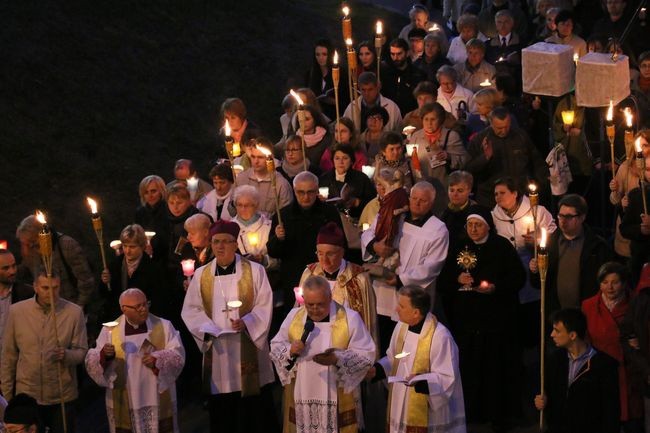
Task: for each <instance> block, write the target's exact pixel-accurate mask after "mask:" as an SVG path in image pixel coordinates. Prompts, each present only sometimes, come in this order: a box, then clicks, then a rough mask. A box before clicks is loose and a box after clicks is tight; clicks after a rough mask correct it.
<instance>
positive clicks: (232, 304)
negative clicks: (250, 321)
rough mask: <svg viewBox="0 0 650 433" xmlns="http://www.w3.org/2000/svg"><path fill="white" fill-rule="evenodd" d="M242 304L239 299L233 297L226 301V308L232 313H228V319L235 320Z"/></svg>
mask: <svg viewBox="0 0 650 433" xmlns="http://www.w3.org/2000/svg"><path fill="white" fill-rule="evenodd" d="M242 304H243V302H242V301H240V300H239V299H234V300H232V301H228V302H227V303H226V310H227V311H229V312H230V314H232V316H230V315H229V317H230V319H232V320H237V319H239V307H241V306H242Z"/></svg>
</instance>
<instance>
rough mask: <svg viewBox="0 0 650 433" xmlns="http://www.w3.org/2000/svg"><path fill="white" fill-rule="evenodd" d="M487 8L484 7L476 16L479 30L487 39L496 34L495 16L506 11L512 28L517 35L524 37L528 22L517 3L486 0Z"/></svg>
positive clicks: (504, 0)
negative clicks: (510, 18)
mask: <svg viewBox="0 0 650 433" xmlns="http://www.w3.org/2000/svg"><path fill="white" fill-rule="evenodd" d="M489 3H491V5H489V6H488V7H484V8H483V10H482V11H481V13H480V14H479V15H478V20H479V29H480V31H481V33H483V34H484V35H485V36H487V37H488V38H494V37H495V36H496V35H497V33H498V25H497V23H496V15H497V14H498V13H499V12H501V11H504V10H505V11H508V12H509V13H510V16H511V17H512V18H513V27H515V26H516V27H515V29H516V31H517V33H519V35H521V36H523V37H525V36H526V34H527V31H528V20H527V19H526V16H525V15H524V13H523V11H522V10H521V7H520V5H519V2H516V1H510V0H491V1H490V0H488V4H489Z"/></svg>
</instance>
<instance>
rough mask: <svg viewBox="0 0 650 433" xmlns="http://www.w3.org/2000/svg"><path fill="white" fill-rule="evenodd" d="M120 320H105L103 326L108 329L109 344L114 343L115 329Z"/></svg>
mask: <svg viewBox="0 0 650 433" xmlns="http://www.w3.org/2000/svg"><path fill="white" fill-rule="evenodd" d="M119 324H120V323H119V322H104V323H102V326H103V327H105V328H106V330H107V331H108V344H113V329H114V328H115V327H116V326H118V325H119Z"/></svg>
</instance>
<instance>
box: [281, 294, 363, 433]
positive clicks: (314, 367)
mask: <svg viewBox="0 0 650 433" xmlns="http://www.w3.org/2000/svg"><path fill="white" fill-rule="evenodd" d="M299 310H300V308H294V309H292V310H291V311H290V312H289V314H288V315H287V317H286V318H285V319H284V322H282V326H281V327H280V330H279V331H278V333H277V335H276V336H275V337H273V340H271V359H272V360H273V363H274V364H275V369H276V371H277V373H278V376H279V378H280V382H281V383H282V385H283V386H286V385H288V384H289V383H291V380H292V379H293V378H294V377H295V379H296V383H295V387H294V405H295V411H296V430H297V431H298V432H305V433H307V432H308V433H332V432H336V431H338V428H337V410H338V409H337V391H336V390H337V387H342V388H343V391H344V392H346V393H354V397H355V403H356V415H357V423H358V425H359V427H360V428H362V427H363V412H362V408H361V398H360V394H359V384H360V383H361V381H362V380H363V379H364V377H365V375H366V372H367V371H368V369H369V368H370V367H371V366H372V363H373V360H374V359H375V343H374V342H373V340H372V337H371V336H370V333H369V332H368V330H367V329H366V326H365V325H364V324H363V320H361V316H359V314H358V313H357V312H356V311H354V310H351V309H349V308H345V312H346V315H347V322H348V330H349V333H350V342H349V344H348V347H347V349H345V350H336V355H337V357H338V362H337V364H336V365H335V366H334V365H332V366H326V365H320V364H318V363H317V362H314V360H313V357H314V355H317V354H319V353H322V352H324V351H325V350H327V349H329V348H331V347H332V344H331V336H332V332H331V327H332V324H333V323H334V321H335V319H336V304H335V303H334V302H332V303H331V304H330V315H329V321H328V322H317V323H314V330H313V331H312V332H311V333H310V334H309V336H308V338H307V341H306V343H305V351H304V352H303V353H302V354H301V355H300V356H299V357H298V358H297V360H296V363H295V364H294V366H293V367H292V368H291V370H287V368H286V367H287V365H288V363H289V359H290V353H289V351H290V348H291V342H290V341H289V327H290V326H291V323H292V322H293V319H294V317H295V316H296V313H297V312H298V311H299ZM306 320H307V314H305V318H304V321H306ZM304 321H303V323H304Z"/></svg>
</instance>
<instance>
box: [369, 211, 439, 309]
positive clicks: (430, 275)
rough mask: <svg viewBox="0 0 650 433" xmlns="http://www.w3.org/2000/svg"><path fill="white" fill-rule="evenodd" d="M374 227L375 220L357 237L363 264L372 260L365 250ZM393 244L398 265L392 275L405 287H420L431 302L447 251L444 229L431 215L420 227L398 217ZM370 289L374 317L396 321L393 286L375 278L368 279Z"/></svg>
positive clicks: (373, 233)
mask: <svg viewBox="0 0 650 433" xmlns="http://www.w3.org/2000/svg"><path fill="white" fill-rule="evenodd" d="M376 226H377V218H376V217H375V220H374V221H373V223H372V225H371V226H370V228H369V229H368V230H366V231H364V232H363V233H362V234H361V251H362V253H363V260H365V261H367V260H370V259H371V258H372V255H371V254H370V253H369V252H368V251H367V250H366V247H367V246H368V244H369V243H370V241H372V240H373V239H374V238H375V228H376ZM397 242H399V266H398V267H397V270H396V272H397V275H398V276H399V279H400V281H401V282H402V284H403V285H405V286H406V285H410V284H414V285H416V286H419V287H422V288H423V289H425V290H427V291H428V292H429V294H430V295H431V299H435V292H436V279H437V278H438V275H439V274H440V271H441V270H442V266H443V265H444V264H445V260H446V259H447V250H448V248H449V232H448V231H447V227H446V226H445V224H444V223H443V222H442V221H440V220H439V219H438V218H436V217H435V216H431V217H430V218H429V219H428V220H427V222H425V223H424V225H423V226H422V227H418V226H416V225H413V224H410V223H407V222H405V221H404V217H402V218H400V229H399V234H398V238H397ZM372 286H373V288H374V290H375V296H376V298H377V314H381V315H382V316H388V317H391V318H392V319H393V320H395V321H397V320H398V318H397V314H396V313H395V307H396V306H397V290H395V286H390V285H388V284H386V282H385V280H382V279H379V278H373V279H372Z"/></svg>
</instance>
